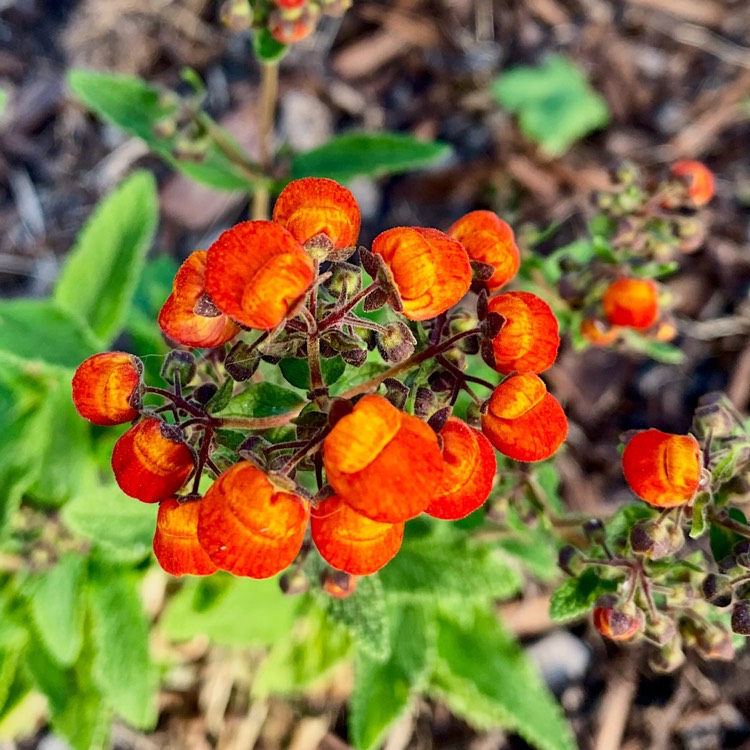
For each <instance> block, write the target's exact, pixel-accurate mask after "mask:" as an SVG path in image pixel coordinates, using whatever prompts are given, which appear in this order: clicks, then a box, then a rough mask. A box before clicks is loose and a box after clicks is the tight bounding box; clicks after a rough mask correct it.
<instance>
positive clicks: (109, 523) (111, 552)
mask: <svg viewBox="0 0 750 750" xmlns="http://www.w3.org/2000/svg"><path fill="white" fill-rule="evenodd" d="M157 510H158V508H157V507H156V506H155V505H151V504H148V503H141V502H138V500H134V499H133V498H132V497H128V496H127V495H125V494H124V493H123V491H122V490H121V489H120V488H119V487H118V486H117V485H115V484H107V485H94V486H91V487H86V488H84V489H82V491H81V493H80V494H79V495H77V496H76V497H74V498H73V499H72V500H71V501H70V502H69V503H68V504H67V505H66V506H65V507H64V508H63V510H62V514H61V515H62V520H63V523H64V524H65V526H67V527H68V529H70V530H71V531H72V532H74V533H76V534H78V535H79V536H82V537H83V538H85V539H89V540H91V541H92V542H93V543H94V544H95V545H96V546H97V547H98V548H99V549H100V550H101V551H102V553H103V554H105V555H106V556H107V557H108V558H110V559H112V560H118V561H123V562H125V561H130V562H136V561H139V560H143V558H145V557H146V556H147V555H148V554H149V553H150V551H151V543H152V541H153V538H154V528H155V526H156V513H157Z"/></svg>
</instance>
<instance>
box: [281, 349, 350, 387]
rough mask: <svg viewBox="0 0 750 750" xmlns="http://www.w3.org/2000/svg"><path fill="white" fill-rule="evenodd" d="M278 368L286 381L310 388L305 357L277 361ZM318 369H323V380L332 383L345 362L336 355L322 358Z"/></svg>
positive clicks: (344, 367) (343, 368)
mask: <svg viewBox="0 0 750 750" xmlns="http://www.w3.org/2000/svg"><path fill="white" fill-rule="evenodd" d="M279 369H280V370H281V374H282V375H283V376H284V378H285V379H286V381H287V382H288V383H289V384H290V385H293V386H294V387H295V388H300V389H302V390H305V391H309V390H310V365H309V363H308V361H307V360H306V359H299V358H296V357H290V358H289V359H282V360H281V362H279ZM320 369H321V370H322V371H323V382H324V383H325V384H326V385H333V384H334V383H335V382H336V381H337V380H338V379H339V378H340V377H341V376H342V375H343V374H344V370H346V363H345V362H344V360H343V359H341V357H339V356H338V355H337V356H335V357H331V359H322V360H321V361H320Z"/></svg>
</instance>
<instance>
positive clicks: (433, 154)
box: [292, 132, 451, 182]
mask: <svg viewBox="0 0 750 750" xmlns="http://www.w3.org/2000/svg"><path fill="white" fill-rule="evenodd" d="M450 151H451V148H450V146H449V145H448V144H446V143H438V142H427V141H420V140H418V139H417V138H414V137H413V136H410V135H404V134H402V133H387V132H386V133H346V134H344V135H340V136H337V137H335V138H331V140H329V141H327V142H326V143H325V144H323V145H322V146H319V147H318V148H315V149H313V150H312V151H306V152H305V153H303V154H297V155H296V156H295V157H294V158H293V159H292V178H293V179H295V180H296V179H299V178H300V177H328V178H330V179H332V180H339V181H340V182H343V181H346V180H349V179H351V178H352V177H356V176H357V175H368V176H371V177H377V176H380V175H387V174H398V173H399V172H407V171H409V170H412V169H419V168H421V167H427V166H430V165H431V164H435V163H436V162H438V161H441V160H443V159H445V158H446V157H447V156H448V154H450Z"/></svg>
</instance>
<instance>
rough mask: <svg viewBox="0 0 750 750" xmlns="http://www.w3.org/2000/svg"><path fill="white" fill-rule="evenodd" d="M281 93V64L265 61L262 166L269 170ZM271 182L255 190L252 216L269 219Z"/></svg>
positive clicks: (253, 217)
mask: <svg viewBox="0 0 750 750" xmlns="http://www.w3.org/2000/svg"><path fill="white" fill-rule="evenodd" d="M278 94H279V66H278V63H275V62H267V61H264V62H263V63H262V64H261V79H260V166H261V169H263V171H264V172H268V168H269V166H270V162H271V150H270V143H269V141H270V140H271V132H272V131H273V118H274V114H275V113H276V100H277V98H278ZM268 188H269V183H268V181H264V182H262V183H259V184H258V185H257V186H256V188H255V191H254V192H253V200H252V208H251V211H250V218H252V219H255V220H264V219H268V216H269V211H268V204H269V198H270V196H269V189H268Z"/></svg>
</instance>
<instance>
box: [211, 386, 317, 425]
mask: <svg viewBox="0 0 750 750" xmlns="http://www.w3.org/2000/svg"><path fill="white" fill-rule="evenodd" d="M304 401H305V400H304V399H303V398H302V396H300V395H299V393H295V392H294V391H290V390H289V389H288V388H283V387H282V386H280V385H274V384H273V383H265V382H263V383H252V384H251V385H249V386H246V387H245V389H244V390H243V391H242V393H239V394H237V395H236V396H234V398H232V400H231V401H230V402H229V404H228V405H227V407H226V408H225V409H223V410H222V411H220V412H219V413H218V414H216V416H217V417H274V416H277V415H278V414H286V413H287V412H289V411H292V410H293V409H295V408H296V407H298V406H299V405H300V404H303V403H304Z"/></svg>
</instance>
